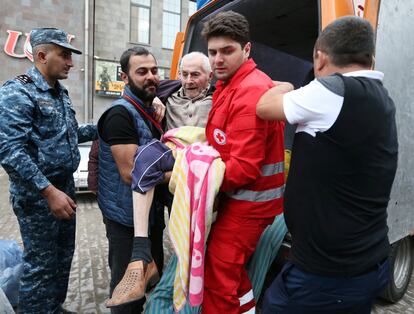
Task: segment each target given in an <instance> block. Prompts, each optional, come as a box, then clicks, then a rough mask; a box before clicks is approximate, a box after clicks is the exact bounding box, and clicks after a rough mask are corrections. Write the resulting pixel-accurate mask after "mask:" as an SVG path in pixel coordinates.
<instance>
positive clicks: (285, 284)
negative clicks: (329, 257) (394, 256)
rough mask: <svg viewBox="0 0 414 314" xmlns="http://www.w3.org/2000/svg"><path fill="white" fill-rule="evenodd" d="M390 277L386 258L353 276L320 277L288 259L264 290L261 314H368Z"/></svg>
mask: <svg viewBox="0 0 414 314" xmlns="http://www.w3.org/2000/svg"><path fill="white" fill-rule="evenodd" d="M388 279H389V262H388V260H387V261H385V262H383V263H381V264H378V265H376V266H375V267H373V268H372V269H371V270H370V271H367V272H366V273H364V274H361V275H358V276H355V277H341V278H338V277H322V276H317V275H313V274H310V273H308V272H304V271H302V270H300V269H299V268H297V267H296V266H295V265H293V264H292V263H291V262H287V263H286V265H285V266H284V267H283V269H282V271H281V272H280V273H279V275H278V276H277V277H276V279H275V280H274V282H273V283H272V285H271V286H270V287H269V288H268V289H267V291H266V293H265V297H264V301H263V307H262V313H263V314H270V313H271V314H282V313H283V314H370V313H371V307H372V302H373V300H374V299H375V298H376V297H377V296H378V295H379V294H380V293H381V291H382V290H383V289H384V288H385V286H386V284H387V283H388Z"/></svg>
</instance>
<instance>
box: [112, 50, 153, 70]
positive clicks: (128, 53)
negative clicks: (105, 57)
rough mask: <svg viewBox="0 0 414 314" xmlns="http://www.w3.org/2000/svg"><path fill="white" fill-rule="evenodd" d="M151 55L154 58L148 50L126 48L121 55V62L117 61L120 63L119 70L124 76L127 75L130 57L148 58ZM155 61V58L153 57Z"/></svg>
mask: <svg viewBox="0 0 414 314" xmlns="http://www.w3.org/2000/svg"><path fill="white" fill-rule="evenodd" d="M148 55H151V56H153V57H154V55H153V54H152V53H151V52H149V51H148V49H145V48H144V47H140V46H135V47H132V48H128V49H127V50H125V51H124V52H123V53H122V56H121V60H120V61H119V62H120V63H121V70H122V72H124V73H125V74H128V71H129V59H130V58H131V57H132V56H148ZM154 59H155V57H154ZM155 60H156V59H155Z"/></svg>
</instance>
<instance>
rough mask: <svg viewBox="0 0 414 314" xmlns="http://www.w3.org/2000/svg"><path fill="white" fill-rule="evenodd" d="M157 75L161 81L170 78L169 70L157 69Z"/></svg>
mask: <svg viewBox="0 0 414 314" xmlns="http://www.w3.org/2000/svg"><path fill="white" fill-rule="evenodd" d="M158 75H159V76H160V79H161V80H168V79H169V78H170V69H169V68H158Z"/></svg>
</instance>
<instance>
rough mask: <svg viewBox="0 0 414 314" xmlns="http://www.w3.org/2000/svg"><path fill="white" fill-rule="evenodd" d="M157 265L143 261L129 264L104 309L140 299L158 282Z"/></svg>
mask: <svg viewBox="0 0 414 314" xmlns="http://www.w3.org/2000/svg"><path fill="white" fill-rule="evenodd" d="M159 279H160V276H159V274H158V270H157V265H155V263H154V261H152V262H151V263H149V264H146V263H144V262H143V261H136V262H131V263H129V265H128V268H127V270H126V271H125V274H124V277H123V278H122V280H121V281H120V282H119V283H118V285H117V286H116V287H115V289H114V292H113V293H112V297H111V298H110V299H109V300H108V301H106V307H117V306H120V305H125V304H128V303H131V302H134V301H137V300H139V299H142V298H143V297H144V295H145V292H146V291H148V290H150V289H151V288H152V287H154V286H155V285H156V284H157V282H158V281H159Z"/></svg>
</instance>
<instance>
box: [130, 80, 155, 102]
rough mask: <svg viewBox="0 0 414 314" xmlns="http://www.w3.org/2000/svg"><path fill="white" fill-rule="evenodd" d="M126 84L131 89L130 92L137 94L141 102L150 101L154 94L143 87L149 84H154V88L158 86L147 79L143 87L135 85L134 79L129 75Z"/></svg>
mask: <svg viewBox="0 0 414 314" xmlns="http://www.w3.org/2000/svg"><path fill="white" fill-rule="evenodd" d="M128 86H129V88H130V89H131V92H132V93H133V94H134V95H135V96H137V97H138V98H139V99H141V100H142V101H143V102H152V101H153V100H154V98H155V96H156V94H155V93H154V94H152V93H149V92H147V91H146V90H145V89H146V88H147V87H149V86H155V88H156V89H157V88H158V85H157V83H155V82H152V81H149V82H148V83H147V84H145V85H144V86H143V88H139V87H138V86H137V85H135V83H134V81H133V80H132V79H131V77H128Z"/></svg>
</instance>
